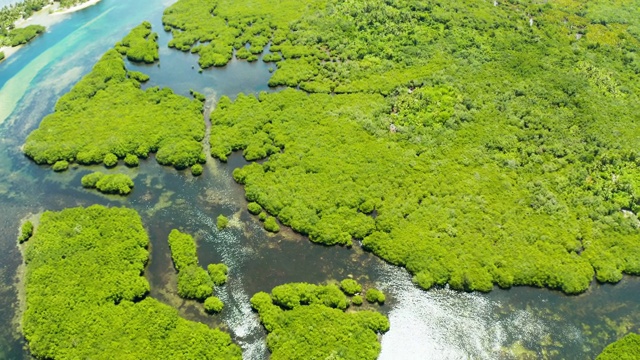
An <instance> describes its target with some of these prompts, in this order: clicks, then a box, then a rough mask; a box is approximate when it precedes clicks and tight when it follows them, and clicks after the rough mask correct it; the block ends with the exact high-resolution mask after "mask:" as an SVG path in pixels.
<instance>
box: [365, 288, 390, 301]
mask: <svg viewBox="0 0 640 360" xmlns="http://www.w3.org/2000/svg"><path fill="white" fill-rule="evenodd" d="M365 298H366V299H367V301H368V302H370V303H378V304H380V305H382V304H384V301H385V296H384V294H383V293H382V291H380V290H378V289H375V288H370V289H367V293H366V295H365Z"/></svg>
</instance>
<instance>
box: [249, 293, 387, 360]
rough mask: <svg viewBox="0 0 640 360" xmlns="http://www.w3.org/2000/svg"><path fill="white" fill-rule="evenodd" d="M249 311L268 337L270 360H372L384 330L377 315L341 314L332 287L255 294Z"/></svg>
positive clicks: (340, 300)
mask: <svg viewBox="0 0 640 360" xmlns="http://www.w3.org/2000/svg"><path fill="white" fill-rule="evenodd" d="M251 306H252V307H253V308H254V309H255V310H256V311H257V312H258V314H259V315H260V321H261V322H262V324H263V325H264V327H265V329H266V330H267V332H268V333H269V335H268V336H267V347H268V348H269V350H270V351H271V358H272V359H274V360H275V359H327V358H329V359H331V358H336V359H354V360H355V359H376V358H377V357H378V354H379V353H380V343H379V342H378V336H377V334H380V333H384V332H386V331H388V330H389V320H388V319H387V318H386V317H385V316H384V315H382V314H380V313H378V312H375V311H372V310H367V311H349V312H345V311H344V310H345V309H346V308H347V306H348V300H347V296H345V294H344V293H343V292H342V291H340V288H339V287H337V286H335V285H313V284H306V283H291V284H285V285H280V286H277V287H275V288H274V289H273V290H272V291H271V294H267V293H264V292H260V293H257V294H255V295H254V296H253V297H252V298H251Z"/></svg>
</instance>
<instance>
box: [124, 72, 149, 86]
mask: <svg viewBox="0 0 640 360" xmlns="http://www.w3.org/2000/svg"><path fill="white" fill-rule="evenodd" d="M127 75H129V79H133V80H135V81H137V82H141V83H144V82H147V81H149V79H150V77H149V75H147V74H144V73H141V72H139V71H129V72H128V73H127Z"/></svg>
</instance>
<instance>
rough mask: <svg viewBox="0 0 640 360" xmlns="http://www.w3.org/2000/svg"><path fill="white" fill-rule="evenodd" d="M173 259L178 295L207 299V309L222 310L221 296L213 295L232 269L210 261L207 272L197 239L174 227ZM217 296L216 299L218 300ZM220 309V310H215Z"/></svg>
mask: <svg viewBox="0 0 640 360" xmlns="http://www.w3.org/2000/svg"><path fill="white" fill-rule="evenodd" d="M169 248H171V258H172V259H173V264H174V266H175V268H176V271H177V272H178V295H180V297H182V298H185V299H195V300H198V301H204V302H205V310H206V311H208V312H219V311H220V310H222V307H221V306H220V305H219V304H220V303H221V302H220V300H219V299H217V298H215V297H213V296H212V294H213V287H214V285H215V286H221V285H224V284H225V283H226V281H227V272H228V271H229V269H228V268H227V266H226V265H224V264H210V265H209V266H208V268H207V269H208V271H207V270H205V269H203V268H201V267H200V265H199V263H198V254H197V249H196V242H195V240H194V239H193V237H191V235H189V234H186V233H183V232H180V231H179V230H176V229H174V230H171V233H169ZM216 299H217V300H216ZM215 309H218V310H215Z"/></svg>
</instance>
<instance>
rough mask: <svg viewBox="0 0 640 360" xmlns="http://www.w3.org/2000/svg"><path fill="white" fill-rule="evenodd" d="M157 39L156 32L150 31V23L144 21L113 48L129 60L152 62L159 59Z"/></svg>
mask: <svg viewBox="0 0 640 360" xmlns="http://www.w3.org/2000/svg"><path fill="white" fill-rule="evenodd" d="M157 40H158V34H156V33H154V32H151V23H150V22H148V21H145V22H143V23H142V24H140V25H138V26H136V27H135V28H133V30H131V32H130V33H129V34H128V35H127V36H125V37H124V38H123V39H122V41H120V42H118V43H116V45H115V49H116V50H118V52H119V53H120V54H122V55H126V56H127V58H128V59H129V60H131V61H135V62H145V63H147V64H153V63H154V62H156V61H157V60H158V59H160V55H159V53H158V43H157Z"/></svg>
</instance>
